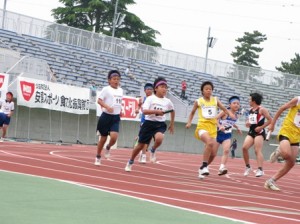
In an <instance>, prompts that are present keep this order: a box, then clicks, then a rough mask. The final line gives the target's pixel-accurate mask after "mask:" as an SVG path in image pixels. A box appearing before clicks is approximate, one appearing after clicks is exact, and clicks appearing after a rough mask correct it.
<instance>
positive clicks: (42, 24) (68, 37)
mask: <svg viewBox="0 0 300 224" xmlns="http://www.w3.org/2000/svg"><path fill="white" fill-rule="evenodd" d="M0 20H1V21H2V20H3V10H0ZM3 21H4V23H3V25H4V27H3V28H4V29H7V30H10V31H14V32H17V33H20V34H26V35H31V36H35V37H40V38H45V39H48V40H51V41H55V42H58V43H64V44H70V45H75V46H78V47H82V48H86V49H90V50H93V51H99V52H106V53H111V54H115V55H118V56H121V57H128V58H132V59H136V60H143V61H147V62H151V63H158V64H163V65H168V66H174V67H178V68H183V69H187V70H193V71H198V72H203V69H204V67H205V66H204V63H205V59H204V58H202V57H197V56H193V55H188V54H184V53H180V52H175V51H171V50H166V49H163V48H157V47H152V46H148V45H145V44H141V43H136V42H131V41H127V40H123V39H119V38H112V37H111V36H106V35H103V34H100V33H94V32H89V31H85V30H81V29H76V28H73V27H69V26H66V25H61V24H57V23H53V22H49V21H45V20H41V19H37V18H33V17H30V16H25V15H21V14H18V13H13V12H9V11H6V13H5V18H4V20H3ZM206 72H207V73H208V74H212V75H214V76H229V77H234V78H238V79H242V80H246V81H250V82H251V81H258V82H260V83H262V84H268V85H275V86H282V87H291V85H292V86H293V85H296V86H297V87H298V85H299V76H296V75H290V74H283V73H280V72H275V71H269V70H263V69H260V68H253V67H247V66H238V65H234V64H230V63H225V62H221V61H216V60H209V59H208V60H207V66H206Z"/></svg>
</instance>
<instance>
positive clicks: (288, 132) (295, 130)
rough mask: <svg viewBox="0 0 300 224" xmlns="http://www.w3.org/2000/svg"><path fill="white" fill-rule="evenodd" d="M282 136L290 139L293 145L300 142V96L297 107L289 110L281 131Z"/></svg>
mask: <svg viewBox="0 0 300 224" xmlns="http://www.w3.org/2000/svg"><path fill="white" fill-rule="evenodd" d="M280 135H283V136H286V137H288V138H289V140H290V142H291V143H292V144H293V143H299V142H300V137H299V136H300V96H298V102H297V105H296V106H294V107H291V108H290V109H289V112H288V114H287V115H286V117H285V119H284V121H283V124H282V126H281V128H280V130H279V133H278V136H280Z"/></svg>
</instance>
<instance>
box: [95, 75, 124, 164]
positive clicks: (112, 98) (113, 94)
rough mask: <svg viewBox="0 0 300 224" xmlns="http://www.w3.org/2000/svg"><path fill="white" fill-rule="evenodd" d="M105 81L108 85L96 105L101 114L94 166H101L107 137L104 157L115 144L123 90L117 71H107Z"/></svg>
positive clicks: (108, 154)
mask: <svg viewBox="0 0 300 224" xmlns="http://www.w3.org/2000/svg"><path fill="white" fill-rule="evenodd" d="M107 79H108V83H109V85H108V86H106V87H104V88H103V89H102V91H101V93H100V95H99V98H98V104H99V105H100V106H101V108H102V110H103V112H102V114H101V116H100V117H99V120H98V124H97V132H99V133H100V138H99V141H98V144H97V155H96V159H95V165H96V166H100V165H101V152H102V149H103V146H104V144H105V142H106V139H107V136H108V135H109V136H110V141H109V143H108V144H107V146H106V151H105V157H106V158H108V157H109V156H110V151H109V150H110V147H111V146H113V145H114V144H115V143H116V141H117V138H118V133H119V124H120V114H121V111H122V97H123V89H122V88H120V79H121V75H120V72H119V71H118V70H111V71H109V72H108V75H107Z"/></svg>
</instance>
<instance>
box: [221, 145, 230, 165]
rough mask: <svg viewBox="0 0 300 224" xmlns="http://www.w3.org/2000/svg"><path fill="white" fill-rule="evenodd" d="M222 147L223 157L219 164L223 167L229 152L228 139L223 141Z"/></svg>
mask: <svg viewBox="0 0 300 224" xmlns="http://www.w3.org/2000/svg"><path fill="white" fill-rule="evenodd" d="M222 147H223V155H222V158H221V164H223V165H224V166H225V165H226V163H227V160H228V155H229V150H230V139H227V140H225V141H224V142H223V143H222Z"/></svg>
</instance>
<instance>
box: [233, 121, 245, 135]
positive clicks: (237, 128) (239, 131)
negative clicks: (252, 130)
mask: <svg viewBox="0 0 300 224" xmlns="http://www.w3.org/2000/svg"><path fill="white" fill-rule="evenodd" d="M233 127H235V128H236V130H237V131H238V133H239V134H240V135H241V134H243V132H242V131H241V129H240V128H239V126H237V125H236V124H234V125H233Z"/></svg>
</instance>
